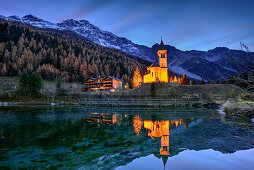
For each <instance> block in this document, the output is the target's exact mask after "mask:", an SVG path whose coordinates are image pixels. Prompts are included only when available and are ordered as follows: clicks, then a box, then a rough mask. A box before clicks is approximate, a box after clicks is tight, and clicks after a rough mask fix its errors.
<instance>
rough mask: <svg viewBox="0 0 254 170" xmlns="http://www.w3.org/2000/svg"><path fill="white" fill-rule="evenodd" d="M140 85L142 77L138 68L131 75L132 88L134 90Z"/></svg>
mask: <svg viewBox="0 0 254 170" xmlns="http://www.w3.org/2000/svg"><path fill="white" fill-rule="evenodd" d="M141 83H142V76H141V74H140V72H139V69H138V67H137V68H136V70H135V71H134V75H133V79H132V86H133V87H134V88H136V87H139V86H140V85H141Z"/></svg>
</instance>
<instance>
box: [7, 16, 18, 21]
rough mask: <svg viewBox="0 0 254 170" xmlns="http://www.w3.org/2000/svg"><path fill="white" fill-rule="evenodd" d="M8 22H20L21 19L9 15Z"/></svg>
mask: <svg viewBox="0 0 254 170" xmlns="http://www.w3.org/2000/svg"><path fill="white" fill-rule="evenodd" d="M7 18H8V20H12V21H21V18H20V17H19V16H17V15H11V16H8V17H7Z"/></svg>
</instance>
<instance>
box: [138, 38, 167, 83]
mask: <svg viewBox="0 0 254 170" xmlns="http://www.w3.org/2000/svg"><path fill="white" fill-rule="evenodd" d="M157 54H158V57H159V65H158V66H156V65H155V63H153V64H152V65H151V66H149V67H147V72H148V74H146V75H144V77H143V83H155V82H162V83H168V64H167V50H166V48H165V46H164V43H163V41H162V39H161V43H160V45H159V49H158V52H157Z"/></svg>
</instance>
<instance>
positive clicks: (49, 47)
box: [0, 19, 150, 81]
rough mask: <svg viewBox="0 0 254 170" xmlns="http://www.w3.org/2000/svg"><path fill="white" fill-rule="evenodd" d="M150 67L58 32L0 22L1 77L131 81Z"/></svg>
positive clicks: (143, 62)
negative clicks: (106, 77) (33, 75)
mask: <svg viewBox="0 0 254 170" xmlns="http://www.w3.org/2000/svg"><path fill="white" fill-rule="evenodd" d="M149 64H150V63H149V62H147V61H145V60H143V59H141V58H139V57H135V56H132V55H129V54H126V53H124V52H121V51H119V50H115V49H110V48H106V47H102V46H100V45H97V44H94V43H92V42H90V41H88V40H86V39H84V38H80V37H78V35H74V34H73V33H72V32H70V33H68V32H67V33H66V32H65V33H62V32H60V31H57V30H53V29H51V30H42V29H40V28H37V27H33V26H30V25H27V24H24V23H20V22H15V21H6V20H5V19H0V75H2V76H17V75H21V74H22V73H23V72H28V73H31V72H33V71H35V72H37V73H41V75H42V77H43V78H44V79H46V80H54V79H55V78H56V76H57V75H61V76H62V77H63V80H64V81H77V80H79V81H82V80H83V79H86V78H88V77H98V76H104V75H111V76H115V77H119V78H122V79H123V80H124V81H130V78H131V76H132V74H133V72H134V70H135V69H136V67H139V68H140V70H141V71H143V70H144V68H145V65H149Z"/></svg>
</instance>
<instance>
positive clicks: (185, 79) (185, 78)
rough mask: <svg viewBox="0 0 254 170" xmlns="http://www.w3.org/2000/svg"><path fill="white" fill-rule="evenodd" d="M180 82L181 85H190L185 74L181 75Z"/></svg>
mask: <svg viewBox="0 0 254 170" xmlns="http://www.w3.org/2000/svg"><path fill="white" fill-rule="evenodd" d="M181 84H183V85H190V81H189V79H188V77H187V76H186V74H184V75H183V78H182V81H181Z"/></svg>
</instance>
